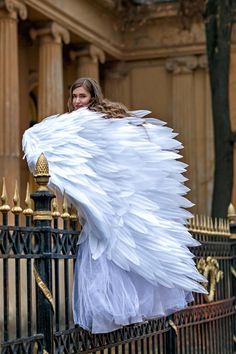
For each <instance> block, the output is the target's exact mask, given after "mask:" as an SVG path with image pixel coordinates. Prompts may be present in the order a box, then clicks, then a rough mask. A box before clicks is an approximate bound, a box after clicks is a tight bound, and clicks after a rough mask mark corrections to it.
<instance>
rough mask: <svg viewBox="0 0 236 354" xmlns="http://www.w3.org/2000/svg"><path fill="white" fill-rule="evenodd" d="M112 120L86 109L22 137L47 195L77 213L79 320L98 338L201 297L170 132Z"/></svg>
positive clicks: (148, 122) (151, 122)
mask: <svg viewBox="0 0 236 354" xmlns="http://www.w3.org/2000/svg"><path fill="white" fill-rule="evenodd" d="M147 113H149V112H147V111H134V112H133V114H134V116H133V117H127V118H122V119H117V118H111V119H107V118H104V117H103V116H102V114H99V113H95V112H92V111H90V110H89V109H87V108H82V109H79V110H77V111H74V112H72V113H66V114H62V115H56V116H51V117H49V118H46V119H44V120H43V121H42V122H41V123H39V124H36V125H34V126H33V127H32V128H30V129H28V130H27V131H26V132H25V133H24V137H23V149H24V152H25V155H26V157H27V161H28V164H29V167H30V169H31V171H33V172H34V170H35V165H36V161H37V158H38V157H39V155H40V154H41V153H42V152H43V153H44V154H45V156H46V158H47V160H48V163H49V170H50V175H51V177H50V187H52V188H56V189H57V190H60V192H61V193H66V194H67V196H68V198H69V199H70V201H71V202H73V204H74V205H75V206H76V208H77V210H78V213H79V217H80V221H81V223H82V225H83V230H82V233H81V236H80V241H79V244H80V245H79V250H78V255H77V260H76V266H75V278H74V289H73V313H74V321H75V323H76V324H79V325H80V326H81V327H83V328H85V329H87V330H89V331H92V332H93V333H104V332H110V331H113V330H115V329H118V328H120V327H121V326H124V325H128V324H131V323H135V322H142V321H144V320H146V319H150V318H155V317H160V316H164V315H168V314H170V313H172V312H174V311H176V310H179V309H182V308H184V307H186V306H187V303H188V302H191V301H192V291H196V292H202V293H205V292H206V290H205V289H204V288H203V287H202V286H201V285H200V284H199V282H202V281H205V278H203V276H202V275H200V274H199V273H198V271H197V270H196V268H195V264H194V261H193V255H192V254H191V252H190V251H189V249H188V247H189V246H197V245H199V243H198V242H197V241H196V240H194V239H193V238H192V237H191V235H190V234H189V232H188V231H187V229H186V227H185V224H186V222H187V219H188V218H189V217H191V214H190V213H189V212H188V211H186V210H185V209H184V208H186V207H190V206H191V203H190V202H189V201H188V200H187V199H186V198H185V197H184V195H185V194H186V192H187V190H188V189H187V188H186V187H185V186H184V184H183V182H184V181H185V178H184V177H183V176H182V173H183V172H184V171H185V168H186V165H185V164H184V163H182V162H180V161H178V159H179V158H180V157H181V156H180V155H178V150H179V149H180V148H181V147H182V146H181V144H180V143H179V142H178V141H177V140H175V139H174V137H175V136H176V134H174V133H173V131H172V129H170V128H168V127H165V123H164V122H162V121H160V120H157V119H153V118H146V119H144V118H142V117H143V116H144V115H146V114H147Z"/></svg>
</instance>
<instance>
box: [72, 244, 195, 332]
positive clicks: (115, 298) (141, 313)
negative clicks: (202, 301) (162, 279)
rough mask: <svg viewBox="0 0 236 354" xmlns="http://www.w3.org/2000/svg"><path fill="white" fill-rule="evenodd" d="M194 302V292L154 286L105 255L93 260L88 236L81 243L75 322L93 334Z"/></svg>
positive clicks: (76, 266)
mask: <svg viewBox="0 0 236 354" xmlns="http://www.w3.org/2000/svg"><path fill="white" fill-rule="evenodd" d="M191 301H193V296H192V293H191V292H187V291H185V290H183V289H178V288H166V287H164V286H162V285H160V284H159V285H156V286H155V285H153V284H151V283H149V282H148V281H147V280H145V279H144V278H142V277H141V276H139V275H137V274H135V273H132V272H127V271H125V270H123V269H121V268H120V267H118V266H116V265H115V264H114V263H113V262H112V261H110V260H108V259H107V258H106V255H105V254H103V255H102V256H101V257H99V259H97V260H93V259H92V256H91V252H90V248H89V241H88V239H87V240H85V242H83V243H82V244H81V245H80V246H79V251H78V255H77V260H76V264H75V275H74V288H73V315H74V322H75V324H78V325H79V326H81V327H82V328H84V329H86V330H89V331H91V332H92V333H106V332H111V331H114V330H116V329H118V328H120V327H122V326H125V325H129V324H131V323H137V322H143V321H145V320H147V319H152V318H157V317H162V316H166V315H169V314H171V313H173V312H175V311H177V310H180V309H183V308H185V307H186V306H187V304H188V303H189V302H191Z"/></svg>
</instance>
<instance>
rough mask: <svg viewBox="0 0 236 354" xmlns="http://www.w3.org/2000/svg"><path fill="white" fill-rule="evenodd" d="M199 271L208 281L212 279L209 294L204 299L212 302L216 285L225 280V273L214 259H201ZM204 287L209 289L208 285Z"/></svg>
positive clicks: (198, 265)
mask: <svg viewBox="0 0 236 354" xmlns="http://www.w3.org/2000/svg"><path fill="white" fill-rule="evenodd" d="M197 269H198V270H199V272H200V273H202V274H203V275H204V277H205V278H206V279H209V278H210V279H209V290H208V294H204V298H205V300H206V301H207V302H212V301H213V300H214V297H215V292H216V283H219V281H220V280H221V279H223V272H222V271H221V270H220V269H219V263H218V261H217V260H216V259H215V258H212V257H207V258H206V259H204V258H201V259H200V260H199V261H198V264H197ZM204 286H205V287H206V289H208V285H207V284H204Z"/></svg>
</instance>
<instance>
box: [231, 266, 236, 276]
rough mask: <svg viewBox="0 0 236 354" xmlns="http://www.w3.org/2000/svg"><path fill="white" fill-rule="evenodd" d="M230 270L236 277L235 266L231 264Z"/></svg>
mask: <svg viewBox="0 0 236 354" xmlns="http://www.w3.org/2000/svg"><path fill="white" fill-rule="evenodd" d="M230 271H231V273H232V274H233V276H234V277H235V278H236V269H235V268H234V267H233V266H231V267H230Z"/></svg>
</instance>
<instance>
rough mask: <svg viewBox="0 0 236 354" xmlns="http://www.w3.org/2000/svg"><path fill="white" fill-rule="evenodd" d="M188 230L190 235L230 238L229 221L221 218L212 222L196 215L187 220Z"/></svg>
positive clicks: (208, 218) (210, 219)
mask: <svg viewBox="0 0 236 354" xmlns="http://www.w3.org/2000/svg"><path fill="white" fill-rule="evenodd" d="M188 228H189V231H190V232H192V233H198V234H204V235H213V236H214V235H216V236H217V235H221V236H228V237H230V236H231V232H230V225H229V220H227V219H222V218H219V219H217V218H215V220H213V219H212V218H210V217H206V216H202V215H200V216H198V215H196V216H195V217H194V218H192V219H190V220H189V224H188Z"/></svg>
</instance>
